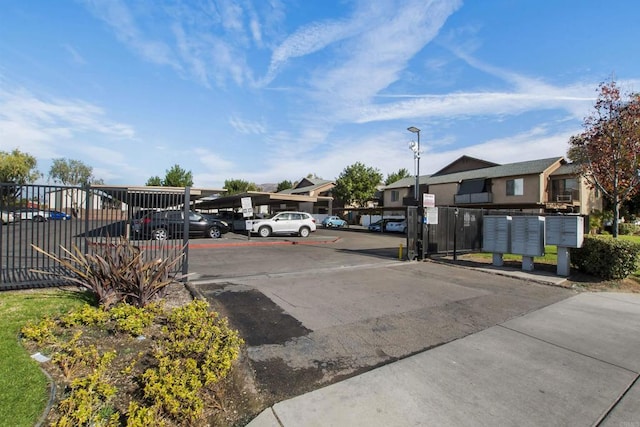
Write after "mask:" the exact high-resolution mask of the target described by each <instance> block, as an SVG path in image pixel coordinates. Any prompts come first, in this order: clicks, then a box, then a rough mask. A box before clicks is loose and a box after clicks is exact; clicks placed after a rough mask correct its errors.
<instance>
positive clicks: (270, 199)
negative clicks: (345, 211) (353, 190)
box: [198, 191, 332, 209]
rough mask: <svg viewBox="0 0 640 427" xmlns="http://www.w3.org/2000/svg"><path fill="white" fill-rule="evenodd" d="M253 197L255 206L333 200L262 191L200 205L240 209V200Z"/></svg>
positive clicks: (208, 201)
mask: <svg viewBox="0 0 640 427" xmlns="http://www.w3.org/2000/svg"><path fill="white" fill-rule="evenodd" d="M243 197H251V202H252V203H253V205H254V206H263V205H273V204H278V203H281V202H311V203H316V202H317V201H318V199H322V200H325V199H332V198H331V197H316V196H303V195H300V194H283V193H265V192H262V191H247V192H246V193H240V194H233V195H231V196H223V197H218V198H217V199H209V200H201V201H200V202H199V203H198V208H199V209H221V208H238V207H240V206H241V202H240V199H242V198H243Z"/></svg>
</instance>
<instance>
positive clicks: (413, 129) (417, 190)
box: [407, 126, 420, 203]
mask: <svg viewBox="0 0 640 427" xmlns="http://www.w3.org/2000/svg"><path fill="white" fill-rule="evenodd" d="M407 130H408V131H409V132H412V133H415V134H416V135H418V143H417V144H415V145H414V144H413V143H412V144H411V145H410V146H409V147H410V148H411V151H413V160H415V162H416V187H415V188H414V190H413V196H414V198H415V200H416V203H419V201H418V199H419V198H420V129H418V128H417V127H415V126H411V127H409V128H407Z"/></svg>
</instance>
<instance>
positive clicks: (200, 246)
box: [189, 237, 340, 249]
mask: <svg viewBox="0 0 640 427" xmlns="http://www.w3.org/2000/svg"><path fill="white" fill-rule="evenodd" d="M338 240H340V237H336V238H335V239H334V240H315V241H305V242H294V241H291V240H284V241H278V242H254V241H249V240H248V241H246V242H234V243H189V249H211V248H229V247H234V246H275V245H315V244H321V245H322V244H329V243H335V242H337V241H338Z"/></svg>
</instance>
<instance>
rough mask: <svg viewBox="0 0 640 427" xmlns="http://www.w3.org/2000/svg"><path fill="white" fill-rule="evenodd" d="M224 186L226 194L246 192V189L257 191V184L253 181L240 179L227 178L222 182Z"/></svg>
mask: <svg viewBox="0 0 640 427" xmlns="http://www.w3.org/2000/svg"><path fill="white" fill-rule="evenodd" d="M224 188H225V189H226V190H227V194H239V193H246V192H247V191H258V186H257V185H256V184H255V183H253V182H248V181H244V180H242V179H227V180H226V181H225V182H224Z"/></svg>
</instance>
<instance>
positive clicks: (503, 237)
mask: <svg viewBox="0 0 640 427" xmlns="http://www.w3.org/2000/svg"><path fill="white" fill-rule="evenodd" d="M482 230H483V231H482V250H483V251H484V252H492V253H493V265H495V266H498V267H500V266H502V265H503V260H502V255H503V254H508V253H509V252H511V217H510V216H506V215H486V216H485V217H484V218H483V222H482Z"/></svg>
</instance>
